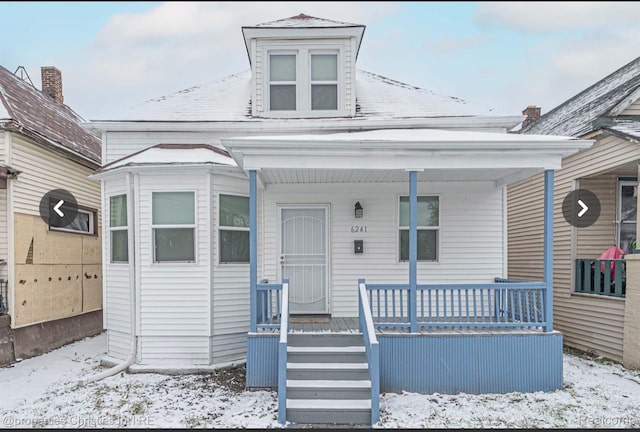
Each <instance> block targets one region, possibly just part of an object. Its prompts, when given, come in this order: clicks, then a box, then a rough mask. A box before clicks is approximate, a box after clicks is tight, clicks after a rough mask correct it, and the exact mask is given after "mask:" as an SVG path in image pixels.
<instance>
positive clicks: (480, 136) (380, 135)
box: [223, 129, 583, 143]
mask: <svg viewBox="0 0 640 432" xmlns="http://www.w3.org/2000/svg"><path fill="white" fill-rule="evenodd" d="M226 139H227V138H224V139H223V142H224V141H225V140H226ZM228 139H229V140H234V139H235V140H242V141H262V142H264V141H270V142H271V141H274V142H287V141H290V142H296V141H313V142H362V143H365V142H370V143H374V142H375V143H379V142H389V143H391V142H421V143H422V142H424V143H427V142H435V143H447V142H448V143H454V142H473V143H492V142H531V141H536V142H557V141H574V142H580V141H583V140H580V139H578V138H574V137H567V136H556V135H520V134H508V133H498V132H479V131H450V130H443V129H380V130H374V131H366V132H348V133H334V134H324V135H281V136H247V137H233V138H228Z"/></svg>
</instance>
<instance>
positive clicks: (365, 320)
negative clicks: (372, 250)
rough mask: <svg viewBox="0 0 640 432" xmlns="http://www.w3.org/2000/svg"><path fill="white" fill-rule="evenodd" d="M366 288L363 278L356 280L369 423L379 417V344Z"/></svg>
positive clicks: (372, 422)
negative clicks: (366, 370)
mask: <svg viewBox="0 0 640 432" xmlns="http://www.w3.org/2000/svg"><path fill="white" fill-rule="evenodd" d="M365 305H369V298H368V297H367V288H366V284H365V282H364V279H360V280H359V281H358V317H359V324H360V332H361V333H362V335H363V336H364V346H365V350H366V353H367V363H368V364H369V379H370V380H371V424H372V425H374V424H376V423H377V422H378V419H379V417H380V346H379V344H378V339H377V337H376V330H375V327H374V324H373V317H372V316H371V309H370V308H369V307H365Z"/></svg>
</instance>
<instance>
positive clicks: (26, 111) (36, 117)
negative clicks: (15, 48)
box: [0, 66, 102, 164]
mask: <svg viewBox="0 0 640 432" xmlns="http://www.w3.org/2000/svg"><path fill="white" fill-rule="evenodd" d="M0 119H5V120H11V121H12V122H13V123H16V124H17V125H18V126H19V127H21V128H23V131H24V132H25V133H29V134H31V135H32V136H35V137H37V138H39V139H43V140H44V141H45V142H46V143H48V144H51V145H52V146H54V147H57V148H61V149H63V150H65V151H68V152H69V153H71V154H80V155H82V156H83V157H85V158H87V159H90V160H91V161H93V162H95V163H97V164H100V158H101V153H102V152H101V146H102V142H101V140H100V138H98V137H96V136H95V135H93V134H92V133H91V132H89V131H88V130H86V129H85V128H83V127H82V126H81V125H80V123H81V122H84V119H83V118H82V117H80V116H79V115H78V114H76V113H75V112H74V111H73V110H72V109H71V108H69V107H68V106H67V105H65V104H62V103H59V102H56V101H55V100H54V99H52V98H51V97H49V96H48V95H46V94H44V93H42V92H41V91H40V90H38V89H36V88H35V87H33V86H32V85H31V84H29V83H26V82H25V81H23V80H21V79H20V78H19V77H17V76H16V75H14V74H13V73H11V72H9V71H8V70H7V69H5V68H4V67H2V66H0ZM0 127H2V124H0Z"/></svg>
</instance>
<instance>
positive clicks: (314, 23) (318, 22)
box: [245, 13, 364, 28]
mask: <svg viewBox="0 0 640 432" xmlns="http://www.w3.org/2000/svg"><path fill="white" fill-rule="evenodd" d="M252 27H259V28H290V27H306V28H312V27H313V28H319V27H322V28H336V27H364V25H362V24H353V23H348V22H342V21H334V20H330V19H325V18H317V17H313V16H310V15H306V14H303V13H301V14H298V15H296V16H292V17H289V18H282V19H279V20H275V21H269V22H264V23H261V24H256V25H253V26H245V28H252Z"/></svg>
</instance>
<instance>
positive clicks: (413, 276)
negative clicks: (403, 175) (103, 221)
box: [408, 171, 418, 333]
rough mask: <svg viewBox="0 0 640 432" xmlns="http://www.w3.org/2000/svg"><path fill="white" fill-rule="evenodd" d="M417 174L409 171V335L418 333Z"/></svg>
mask: <svg viewBox="0 0 640 432" xmlns="http://www.w3.org/2000/svg"><path fill="white" fill-rule="evenodd" d="M417 183H418V182H417V172H416V171H409V305H408V306H409V322H410V323H411V327H410V330H411V333H416V332H417V331H418V323H417V321H418V314H417V305H418V296H417V293H416V289H417V261H418V184H417Z"/></svg>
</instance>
